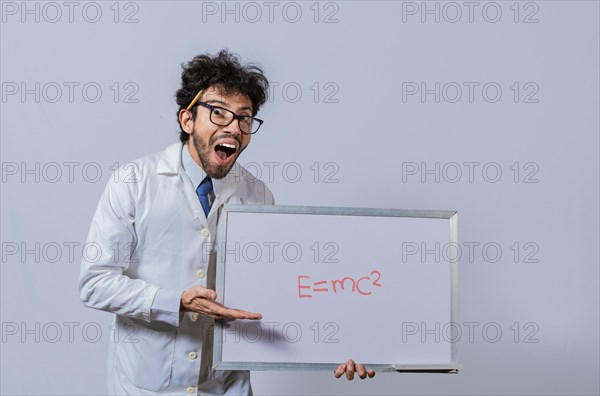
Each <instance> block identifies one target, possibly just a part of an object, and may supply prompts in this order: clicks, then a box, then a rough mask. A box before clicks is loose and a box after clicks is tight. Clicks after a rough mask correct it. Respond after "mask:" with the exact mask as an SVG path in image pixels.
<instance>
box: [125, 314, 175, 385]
mask: <svg viewBox="0 0 600 396" xmlns="http://www.w3.org/2000/svg"><path fill="white" fill-rule="evenodd" d="M117 331H118V332H119V334H127V335H129V336H128V337H126V338H125V337H120V338H117V337H115V342H116V345H115V350H116V355H117V369H118V372H119V376H120V377H121V378H122V379H123V380H126V381H128V382H131V383H132V384H133V385H135V386H136V387H138V388H142V389H146V390H149V391H154V392H157V391H160V390H162V389H164V388H166V387H167V386H169V383H170V382H171V367H172V366H173V353H174V350H175V335H176V330H175V328H174V327H173V326H170V325H166V324H156V325H154V324H149V323H146V322H142V321H139V320H134V319H129V318H123V317H119V316H117Z"/></svg>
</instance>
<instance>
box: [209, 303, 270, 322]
mask: <svg viewBox="0 0 600 396" xmlns="http://www.w3.org/2000/svg"><path fill="white" fill-rule="evenodd" d="M216 313H218V314H219V315H221V316H223V317H226V318H232V319H251V320H260V319H262V315H261V314H259V313H255V312H248V311H244V310H241V309H235V308H227V307H224V306H221V307H220V308H219V309H218V310H216Z"/></svg>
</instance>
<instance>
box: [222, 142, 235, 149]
mask: <svg viewBox="0 0 600 396" xmlns="http://www.w3.org/2000/svg"><path fill="white" fill-rule="evenodd" d="M221 146H223V147H227V148H232V149H234V148H235V146H234V145H233V144H229V143H221Z"/></svg>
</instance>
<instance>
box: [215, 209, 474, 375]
mask: <svg viewBox="0 0 600 396" xmlns="http://www.w3.org/2000/svg"><path fill="white" fill-rule="evenodd" d="M232 212H244V213H276V214H310V215H336V216H371V217H416V218H427V219H448V220H449V221H450V240H449V241H450V243H455V244H457V245H458V212H457V211H455V210H412V209H411V210H408V209H381V208H379V209H377V208H350V207H329V206H287V205H242V204H224V205H221V207H219V214H218V220H217V244H218V245H222V244H225V243H226V242H227V225H228V214H229V213H232ZM225 259H226V254H224V249H218V250H217V261H216V263H217V266H216V267H217V268H216V289H217V290H216V292H217V302H219V303H223V301H224V291H225V265H226V262H225ZM450 321H451V323H458V257H455V258H453V259H452V260H451V261H450ZM223 333H224V332H223V321H222V320H215V326H214V339H213V369H214V370H265V371H291V370H294V371H334V370H335V369H336V368H337V367H338V366H339V365H340V364H341V363H342V362H337V363H294V362H287V363H274V362H224V361H223V360H222V356H223ZM349 352H351V351H349ZM450 354H451V362H449V363H448V364H369V365H368V369H369V370H375V371H380V372H420V373H453V374H456V373H458V371H459V370H460V369H461V368H462V366H461V365H460V364H459V363H458V342H452V346H451V351H450Z"/></svg>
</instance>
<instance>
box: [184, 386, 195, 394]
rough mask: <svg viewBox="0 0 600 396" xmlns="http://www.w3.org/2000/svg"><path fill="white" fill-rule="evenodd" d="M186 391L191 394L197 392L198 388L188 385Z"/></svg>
mask: <svg viewBox="0 0 600 396" xmlns="http://www.w3.org/2000/svg"><path fill="white" fill-rule="evenodd" d="M185 391H186V392H187V393H189V394H190V395H191V394H192V393H196V388H194V387H193V386H188V387H187V389H186V390H185Z"/></svg>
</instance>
